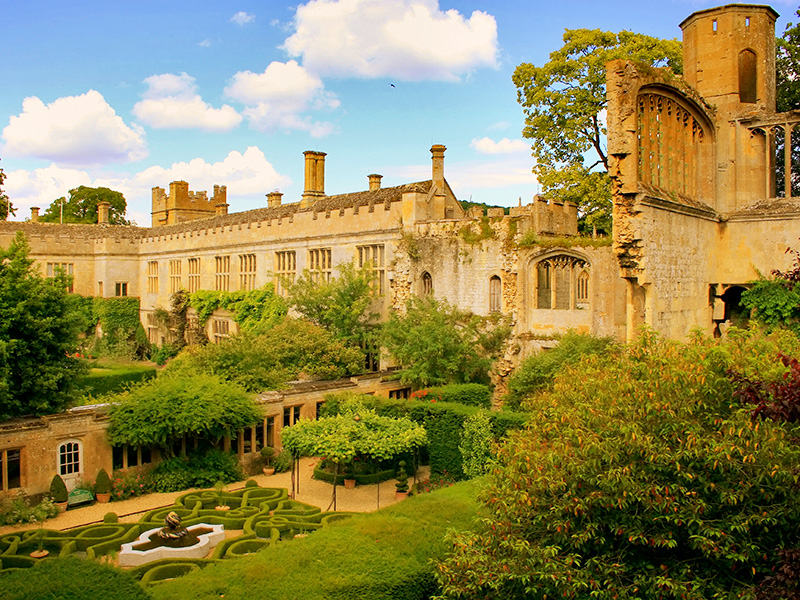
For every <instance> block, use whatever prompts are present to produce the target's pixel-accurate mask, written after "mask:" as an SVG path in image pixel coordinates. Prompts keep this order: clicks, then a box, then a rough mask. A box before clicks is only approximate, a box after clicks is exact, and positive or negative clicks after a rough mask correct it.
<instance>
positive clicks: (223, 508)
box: [214, 506, 231, 510]
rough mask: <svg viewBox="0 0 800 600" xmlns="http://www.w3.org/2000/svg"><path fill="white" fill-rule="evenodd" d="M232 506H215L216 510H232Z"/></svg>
mask: <svg viewBox="0 0 800 600" xmlns="http://www.w3.org/2000/svg"><path fill="white" fill-rule="evenodd" d="M230 509H231V507H230V506H215V507H214V510H230Z"/></svg>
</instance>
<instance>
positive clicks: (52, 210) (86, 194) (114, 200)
mask: <svg viewBox="0 0 800 600" xmlns="http://www.w3.org/2000/svg"><path fill="white" fill-rule="evenodd" d="M102 201H106V202H108V203H109V204H110V205H111V207H110V209H109V212H108V222H109V223H111V224H112V225H130V224H131V222H130V221H128V220H127V219H126V218H125V211H126V210H127V208H128V203H127V202H126V201H125V196H123V195H122V192H115V191H114V190H110V189H108V188H106V187H98V188H92V187H87V186H85V185H81V186H78V187H76V188H74V189H72V190H70V191H69V198H58V199H56V200H53V202H52V203H51V204H50V206H48V207H47V210H45V211H44V213H43V214H42V215H41V216H40V217H39V220H40V221H42V222H44V223H61V222H63V223H89V224H91V223H97V204H98V203H99V202H102ZM62 204H63V220H62V212H61V211H62Z"/></svg>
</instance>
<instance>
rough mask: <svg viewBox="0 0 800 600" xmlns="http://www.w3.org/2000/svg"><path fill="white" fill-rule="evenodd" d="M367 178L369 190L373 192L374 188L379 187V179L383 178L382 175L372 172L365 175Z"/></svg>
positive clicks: (377, 188)
mask: <svg viewBox="0 0 800 600" xmlns="http://www.w3.org/2000/svg"><path fill="white" fill-rule="evenodd" d="M367 179H369V191H370V192H374V191H376V190H379V189H381V179H383V175H378V174H376V173H373V174H372V175H367Z"/></svg>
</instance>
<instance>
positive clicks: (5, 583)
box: [0, 557, 148, 600]
mask: <svg viewBox="0 0 800 600" xmlns="http://www.w3.org/2000/svg"><path fill="white" fill-rule="evenodd" d="M1 588H2V591H0V597H1V598H3V600H30V599H32V598H42V599H44V598H53V599H57V598H65V599H66V598H69V600H98V599H99V598H114V600H147V599H148V595H147V594H146V593H145V591H144V590H143V589H142V587H141V586H140V585H139V583H138V582H137V581H136V579H134V577H133V576H132V575H131V574H129V573H126V572H124V571H122V570H120V569H115V568H113V567H110V566H108V565H102V564H100V563H98V562H95V561H92V560H84V559H80V558H76V557H67V558H53V559H48V560H41V561H38V562H36V564H34V565H33V567H31V568H29V569H14V570H11V571H10V572H8V573H6V574H5V575H3V577H2V586H1Z"/></svg>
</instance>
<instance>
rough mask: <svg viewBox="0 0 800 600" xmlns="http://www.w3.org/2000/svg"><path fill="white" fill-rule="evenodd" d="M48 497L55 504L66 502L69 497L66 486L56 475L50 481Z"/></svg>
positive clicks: (59, 476)
mask: <svg viewBox="0 0 800 600" xmlns="http://www.w3.org/2000/svg"><path fill="white" fill-rule="evenodd" d="M50 497H51V498H52V499H53V500H54V501H55V502H66V501H67V498H68V497H69V493H68V492H67V485H66V484H65V483H64V480H63V479H62V478H61V475H59V474H58V473H56V474H55V475H53V479H52V480H51V481H50Z"/></svg>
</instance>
